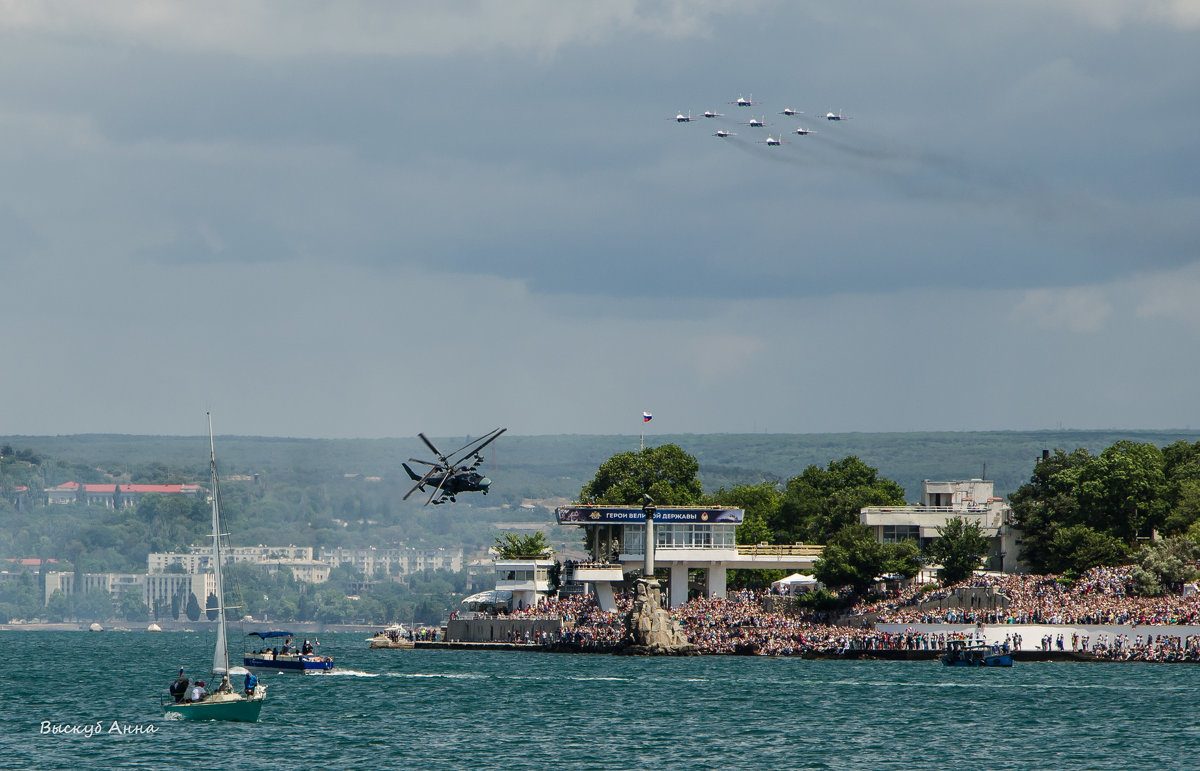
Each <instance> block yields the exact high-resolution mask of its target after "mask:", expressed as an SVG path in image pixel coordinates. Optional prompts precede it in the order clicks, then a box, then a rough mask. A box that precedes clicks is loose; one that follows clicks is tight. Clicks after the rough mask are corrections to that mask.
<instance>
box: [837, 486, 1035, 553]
mask: <svg viewBox="0 0 1200 771" xmlns="http://www.w3.org/2000/svg"><path fill="white" fill-rule="evenodd" d="M994 489H995V488H994V483H993V482H992V481H991V480H987V479H967V480H960V481H955V482H931V481H929V480H928V479H926V480H925V481H924V482H922V483H921V503H919V504H918V505H916V506H867V507H864V508H863V509H861V510H860V512H859V515H858V521H859V523H861V524H863V525H866V526H867V527H869V528H871V530H872V531H873V532H874V534H875V540H877V541H879V542H881V543H894V542H897V541H906V540H913V541H916V542H917V544H918V545H919V546H920V547H921V548H924V547H926V546H928V545H929V544H930V543H931V542H932V541H935V540H937V538H938V528H939V527H945V526H946V523H947V522H948V521H949V520H951V519H954V518H956V517H960V518H962V519H963V520H964V521H965V522H968V523H972V522H973V523H975V524H977V525H979V529H980V532H982V534H983V535H984V537H986V538H987V539H988V541H989V543H990V545H991V552H990V554H989V555H988V557H987V563H988V564H987V567H988V568H989V569H991V570H1001V571H1003V572H1005V573H1015V572H1017V570H1018V563H1017V557H1018V556H1019V555H1018V548H1017V544H1018V539H1019V538H1020V536H1021V533H1020V531H1019V530H1017V529H1016V528H1015V527H1014V526H1013V511H1012V507H1011V506H1009V505H1008V504H1007V503H1005V502H1004V500H1003V499H1002V498H997V497H995V496H994V495H993V491H994Z"/></svg>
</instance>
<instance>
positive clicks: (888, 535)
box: [883, 525, 921, 543]
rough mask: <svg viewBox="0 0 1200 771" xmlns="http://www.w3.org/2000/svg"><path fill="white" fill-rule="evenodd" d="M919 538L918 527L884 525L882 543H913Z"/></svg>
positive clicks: (919, 529) (919, 530)
mask: <svg viewBox="0 0 1200 771" xmlns="http://www.w3.org/2000/svg"><path fill="white" fill-rule="evenodd" d="M920 537H921V528H920V526H918V525H884V526H883V542H884V543H898V542H900V541H915V540H917V539H918V538H920Z"/></svg>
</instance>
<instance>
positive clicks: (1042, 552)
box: [1009, 448, 1092, 573]
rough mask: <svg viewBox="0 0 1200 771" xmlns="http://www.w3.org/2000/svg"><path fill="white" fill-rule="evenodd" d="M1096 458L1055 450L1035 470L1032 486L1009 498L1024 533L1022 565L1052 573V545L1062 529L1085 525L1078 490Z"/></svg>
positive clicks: (1077, 451) (1039, 571)
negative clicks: (1084, 475) (1082, 476)
mask: <svg viewBox="0 0 1200 771" xmlns="http://www.w3.org/2000/svg"><path fill="white" fill-rule="evenodd" d="M1091 460H1092V455H1091V453H1089V452H1088V451H1087V450H1085V449H1083V448H1080V449H1078V450H1075V451H1074V452H1073V453H1071V454H1070V455H1068V454H1067V453H1065V452H1063V451H1062V450H1055V451H1054V453H1053V454H1052V455H1050V456H1049V457H1047V458H1045V459H1043V460H1042V461H1041V462H1039V463H1038V464H1037V465H1035V466H1034V467H1033V473H1032V475H1031V476H1030V479H1029V482H1028V483H1027V484H1024V485H1022V486H1021V487H1020V488H1018V489H1017V491H1016V492H1014V493H1013V494H1012V495H1010V496H1009V503H1010V504H1011V505H1012V508H1013V519H1014V522H1015V524H1016V526H1017V527H1018V528H1019V529H1020V530H1021V531H1022V533H1023V536H1022V545H1021V555H1020V558H1021V561H1022V562H1024V563H1025V564H1026V566H1028V567H1029V569H1030V570H1031V571H1033V572H1034V573H1050V572H1055V571H1053V570H1051V568H1050V564H1051V562H1052V561H1053V560H1054V557H1053V555H1052V547H1051V545H1052V543H1053V541H1054V538H1055V536H1056V534H1057V533H1058V530H1059V528H1061V527H1066V526H1070V525H1077V524H1082V520H1083V514H1082V513H1081V511H1080V508H1079V498H1078V495H1077V490H1078V487H1079V479H1080V475H1081V474H1082V473H1083V469H1084V467H1085V466H1086V465H1087V464H1088V463H1090V462H1091Z"/></svg>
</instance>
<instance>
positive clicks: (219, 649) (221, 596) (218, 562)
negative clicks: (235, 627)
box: [206, 412, 229, 675]
mask: <svg viewBox="0 0 1200 771" xmlns="http://www.w3.org/2000/svg"><path fill="white" fill-rule="evenodd" d="M206 414H207V415H208V450H209V459H210V470H211V471H212V488H213V489H212V535H213V583H215V584H216V587H215V588H216V593H217V646H216V648H215V649H214V650H213V669H212V671H213V674H214V675H223V674H226V673H227V672H229V647H228V645H227V644H226V642H225V586H224V581H223V580H222V575H221V573H222V570H223V568H224V566H223V564H222V563H223V561H224V560H223V558H222V556H221V504H220V499H221V490H220V484H219V482H218V481H217V448H216V445H215V444H214V442H213V429H212V413H211V412H209V413H206Z"/></svg>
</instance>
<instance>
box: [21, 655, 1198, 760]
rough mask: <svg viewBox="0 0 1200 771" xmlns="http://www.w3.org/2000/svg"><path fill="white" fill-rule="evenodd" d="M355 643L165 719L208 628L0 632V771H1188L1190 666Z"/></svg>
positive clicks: (1194, 678)
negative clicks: (258, 690)
mask: <svg viewBox="0 0 1200 771" xmlns="http://www.w3.org/2000/svg"><path fill="white" fill-rule="evenodd" d="M365 638H366V635H364V634H355V635H351V634H341V635H325V636H323V637H322V638H321V642H322V646H321V652H322V653H325V654H328V655H332V656H333V657H334V658H335V660H336V661H337V663H338V666H339V670H340V671H337V672H336V673H334V674H329V675H308V676H303V675H264V676H263V678H262V679H263V682H265V683H267V685H268V691H267V701H266V703H265V705H264V707H263V711H262V720H261V722H259V723H256V724H241V723H196V722H182V721H173V720H167V719H164V716H163V711H162V709H161V708H160V706H159V692H161V691H162V690H164V689H165V687H166V685H167V684H168V683H169V682H170V681H171V679H172V678H173V677H174V675H175V672H176V670H177V669H178V668H179V667H180V666H183V667H184V668H185V669H186V670H187V672H188V674H189V675H190V676H192V677H195V676H196V675H197V674H199V675H200V676H201V677H203V678H204V679H206V680H207V679H210V678H208V677H207V674H208V669H209V656H208V650H209V647H208V646H209V645H210V639H209V637H208V635H206V634H204V633H183V632H179V633H161V634H149V633H145V632H103V633H86V632H0V645H3V652H4V660H5V662H6V664H5V666H4V668H3V674H0V768H14V769H73V770H77V769H84V768H147V769H150V768H154V769H160V768H166V767H169V766H178V767H183V768H210V767H211V768H215V767H235V766H236V767H240V768H248V769H268V768H270V769H275V768H296V769H311V768H330V769H334V768H336V769H345V768H355V769H377V768H387V769H397V768H399V769H406V768H419V769H445V768H455V769H458V768H503V769H604V771H616V770H619V769H630V768H647V769H656V768H763V769H845V768H866V769H878V768H905V769H909V768H921V769H944V768H966V769H975V770H978V769H1035V768H1080V769H1128V768H1146V769H1163V768H1180V769H1185V768H1197V767H1200V716H1198V715H1197V688H1198V686H1200V666H1196V665H1184V664H1177V665H1164V664H1118V663H1112V664H1094V663H1026V662H1018V663H1017V665H1016V666H1014V667H1013V668H1012V669H1009V670H996V669H959V668H948V667H943V666H941V665H940V664H938V663H936V662H882V661H880V662H871V661H804V660H801V659H769V658H742V657H698V658H653V659H645V658H625V657H616V656H609V655H583V654H575V655H571V654H549V653H523V652H508V651H478V652H475V651H441V650H370V649H368V647H367V643H366V641H365ZM232 647H234V648H237V649H238V650H239V651H240V646H239V645H234V646H232ZM89 726H90V727H91V735H88V734H87V733H65V734H64V733H61V732H54V731H63V730H75V731H87V730H88V728H87V727H89ZM48 730H49V731H50V732H47V731H48ZM128 731H141V733H123V732H128Z"/></svg>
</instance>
